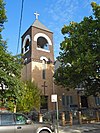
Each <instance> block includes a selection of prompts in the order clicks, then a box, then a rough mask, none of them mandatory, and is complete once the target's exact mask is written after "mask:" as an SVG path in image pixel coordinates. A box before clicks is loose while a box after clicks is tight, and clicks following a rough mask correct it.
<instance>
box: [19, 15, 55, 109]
mask: <svg viewBox="0 0 100 133" xmlns="http://www.w3.org/2000/svg"><path fill="white" fill-rule="evenodd" d="M34 14H35V15H36V20H35V21H34V23H33V24H32V25H31V26H30V27H29V28H28V29H27V31H26V32H25V33H24V34H23V35H22V46H21V51H22V54H23V59H24V68H23V70H22V79H23V80H31V81H35V83H37V85H38V87H39V89H41V91H42V94H41V96H43V97H44V98H45V101H46V102H45V104H44V105H43V106H41V109H42V110H52V109H53V104H52V103H51V94H53V93H54V90H53V74H54V52H53V32H51V31H50V30H49V29H48V28H46V27H45V26H44V25H43V24H42V23H41V22H40V21H39V20H38V15H39V14H37V13H34Z"/></svg>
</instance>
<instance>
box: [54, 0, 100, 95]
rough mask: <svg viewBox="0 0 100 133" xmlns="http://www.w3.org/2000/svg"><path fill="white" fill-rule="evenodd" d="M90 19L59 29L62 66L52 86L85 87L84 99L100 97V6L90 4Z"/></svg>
mask: <svg viewBox="0 0 100 133" xmlns="http://www.w3.org/2000/svg"><path fill="white" fill-rule="evenodd" d="M91 5H92V9H93V15H91V16H89V17H84V19H83V20H82V21H81V22H80V23H76V22H71V23H70V24H69V25H68V26H66V25H65V26H64V27H63V28H62V34H63V35H65V37H64V41H63V42H62V43H61V44H60V49H61V50H62V51H61V52H60V56H58V57H57V59H58V61H59V62H60V63H61V64H60V66H59V68H58V69H57V70H56V72H55V75H54V77H55V82H56V83H57V84H58V85H62V86H64V87H67V88H68V89H69V88H74V89H75V88H76V87H77V86H78V87H84V88H85V93H86V94H87V95H95V94H97V93H100V5H97V4H96V3H94V2H92V3H91Z"/></svg>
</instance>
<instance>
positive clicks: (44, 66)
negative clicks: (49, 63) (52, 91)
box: [42, 59, 46, 79]
mask: <svg viewBox="0 0 100 133" xmlns="http://www.w3.org/2000/svg"><path fill="white" fill-rule="evenodd" d="M42 78H43V79H46V60H44V59H43V61H42Z"/></svg>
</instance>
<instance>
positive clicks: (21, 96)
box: [16, 81, 41, 112]
mask: <svg viewBox="0 0 100 133" xmlns="http://www.w3.org/2000/svg"><path fill="white" fill-rule="evenodd" d="M17 93H18V97H17V100H18V101H17V104H16V105H17V111H21V112H29V111H31V110H32V109H33V108H34V109H36V110H39V109H40V95H41V91H40V89H39V88H38V87H37V85H36V84H35V82H31V81H26V82H24V83H23V88H21V90H18V92H17Z"/></svg>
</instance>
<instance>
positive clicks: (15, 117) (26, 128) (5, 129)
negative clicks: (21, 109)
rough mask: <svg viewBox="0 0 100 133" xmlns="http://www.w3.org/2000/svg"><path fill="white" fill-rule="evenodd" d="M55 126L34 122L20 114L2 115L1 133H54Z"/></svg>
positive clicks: (0, 117) (0, 122)
mask: <svg viewBox="0 0 100 133" xmlns="http://www.w3.org/2000/svg"><path fill="white" fill-rule="evenodd" d="M53 132H54V126H53V125H52V124H49V123H35V122H32V121H31V120H30V119H29V118H28V117H27V116H26V115H24V114H20V113H0V133H53Z"/></svg>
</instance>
